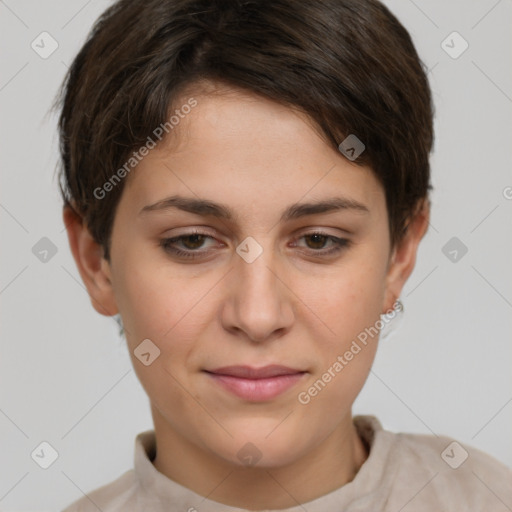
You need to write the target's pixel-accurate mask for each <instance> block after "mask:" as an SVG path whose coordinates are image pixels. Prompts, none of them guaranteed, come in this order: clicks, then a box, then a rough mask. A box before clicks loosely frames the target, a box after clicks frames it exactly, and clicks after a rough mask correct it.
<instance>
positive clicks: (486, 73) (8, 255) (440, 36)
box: [0, 0, 512, 512]
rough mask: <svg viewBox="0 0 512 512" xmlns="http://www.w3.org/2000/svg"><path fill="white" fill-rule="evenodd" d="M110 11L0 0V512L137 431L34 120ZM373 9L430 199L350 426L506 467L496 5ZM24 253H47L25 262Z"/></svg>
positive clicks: (33, 503)
mask: <svg viewBox="0 0 512 512" xmlns="http://www.w3.org/2000/svg"><path fill="white" fill-rule="evenodd" d="M109 3H110V2H107V1H105V0H92V1H91V0H90V1H88V2H87V1H85V0H73V1H69V0H68V1H63V0H60V1H57V0H51V1H35V0H33V1H23V0H20V1H15V0H2V1H0V40H1V48H2V52H1V63H0V70H1V74H0V104H1V117H0V124H1V136H0V143H1V162H2V176H1V180H2V181H1V194H0V223H1V224H0V225H1V242H2V244H1V247H2V250H1V264H0V300H1V312H2V317H1V324H0V325H1V329H2V331H1V337H0V342H1V352H0V354H1V358H0V381H1V384H0V432H1V435H0V453H1V457H0V510H2V511H35V510H38V511H39V512H41V511H50V510H59V509H61V508H63V507H64V506H65V505H67V504H69V503H70V502H71V501H73V500H75V499H77V498H79V497H81V496H82V495H83V493H87V492H89V491H91V490H93V489H95V488H97V487H99V486H100V485H104V484H106V483H108V482H110V481H112V480H113V479H115V478H117V477H118V476H119V475H120V474H121V473H123V472H124V471H126V470H127V469H129V468H131V467H132V464H133V448H134V439H135V436H136V434H137V433H139V432H141V431H143V430H146V429H150V428H152V421H151V416H150V411H149V405H148V400H147V397H146V395H145V393H144V391H143V389H142V387H141V386H140V384H139V383H138V381H137V379H136V377H135V374H134V371H133V368H132V365H131V362H130V359H129V357H128V353H127V350H126V348H125V345H124V340H123V339H122V338H120V337H119V335H118V328H117V324H116V323H115V320H114V319H112V318H106V317H103V316H100V315H99V314H97V313H96V312H95V311H94V309H93V308H92V306H91V304H90V301H89V298H88V295H87V294H86V292H85V289H84V287H83V285H82V283H81V279H80V277H79V274H78V272H77V269H76V266H75V263H74V261H73V259H72V256H71V252H70V250H69V246H68V241H67V235H66V232H65V231H64V228H63V224H62V220H61V208H62V206H61V201H60V197H59V194H58V188H57V182H56V179H55V168H56V165H57V161H58V152H57V137H56V117H55V115H47V113H48V111H49V108H50V105H51V102H52V101H53V99H54V96H55V93H56V91H57V88H58V86H59V84H60V83H61V81H62V79H63V77H64V74H65V72H66V70H67V68H68V66H69V64H70V63H71V61H72V59H73V58H74V56H75V55H76V53H77V51H78V50H79V48H80V47H81V45H82V43H83V42H84V40H85V37H86V34H87V32H88V31H89V29H90V27H91V26H92V24H93V22H94V20H95V19H96V18H97V17H98V15H99V14H100V13H101V12H102V11H103V10H104V9H105V8H106V7H107V6H108V5H109ZM385 3H386V5H388V6H389V7H390V8H391V10H392V11H393V12H394V13H395V14H396V15H397V17H398V18H399V19H400V21H401V22H402V23H403V24H404V25H405V27H406V28H407V29H408V30H409V32H410V34H411V36H412V37H413V40H414V42H415V44H416V47H417V49H418V52H419V54H420V57H421V58H422V60H423V61H424V62H425V64H426V65H427V66H428V68H429V69H430V72H429V79H430V83H431V87H432V91H433V95H434V102H435V105H436V119H435V131H436V141H435V148H434V152H433V154H432V158H431V163H432V175H433V178H432V182H433V186H434V191H433V194H432V216H431V226H430V229H429V232H428V234H427V235H426V237H425V239H424V240H423V242H422V244H421V246H420V250H419V254H418V260H417V264H416V267H415V270H414V272H413V274H412V276H411V277H410V279H409V281H408V283H407V285H406V286H405V289H404V293H403V294H402V300H403V303H404V306H405V316H404V317H403V321H402V323H401V325H400V327H399V329H398V330H396V332H395V333H394V335H393V336H391V337H390V338H389V339H387V340H385V341H384V340H382V341H381V344H380V346H379V350H378V354H377V358H376V361H375V365H374V368H373V371H372V373H371V374H370V376H369V378H368V381H367V383H366V385H365V387H364V389H363V391H362V393H361V395H360V396H359V397H358V399H357V401H356V403H355V406H354V413H355V414H375V415H376V416H377V417H378V418H379V419H380V420H381V422H382V424H383V426H384V428H386V429H389V430H393V431H397V432H398V431H403V432H417V433H426V434H432V433H435V434H438V435H440V434H445V435H449V436H452V437H454V438H455V439H457V440H458V441H459V442H460V443H462V444H463V445H468V446H473V447H476V448H480V449H482V450H484V451H486V452H488V453H490V454H491V455H493V456H494V457H496V458H498V459H499V460H501V461H503V462H505V463H506V464H508V465H512V442H511V440H512V436H511V435H510V432H512V429H511V427H512V403H511V402H512V372H511V362H512V343H511V330H512V266H511V262H512V236H511V235H512V230H511V224H512V222H511V221H512V215H511V214H512V200H511V198H512V172H511V169H512V166H511V164H512V158H511V142H512V129H511V125H512V116H511V114H512V72H511V63H512V55H511V53H512V44H511V43H512V41H511V34H512V32H511V31H510V26H511V21H512V19H511V18H512V16H511V14H512V2H511V1H510V0H501V1H497V0H479V1H467V0H458V1H453V0H452V1H446V0H435V1H433V0H429V1H426V0H415V1H412V0H410V1H409V0H407V1H406V0H400V1H399V0H393V1H390V0H388V1H386V2H385ZM454 31H456V32H457V33H458V34H459V35H453V34H452V33H453V32H454ZM42 32H47V33H48V34H50V36H51V38H52V39H54V40H55V41H56V42H57V44H58V48H57V49H56V50H55V51H54V52H53V53H52V54H51V55H50V56H48V57H47V58H42V57H41V56H40V54H39V53H37V52H36V51H34V49H33V48H32V46H31V43H32V42H33V41H36V43H37V41H40V40H41V37H45V38H47V39H45V41H46V43H45V45H44V47H45V49H46V50H45V51H49V50H50V49H51V44H55V43H52V40H51V39H48V36H46V35H44V36H40V34H41V33H42ZM447 38H448V39H447ZM443 41H446V42H445V43H443ZM464 41H466V42H467V44H468V48H467V49H466V50H465V51H464V52H463V53H462V54H460V55H457V54H458V53H459V52H460V51H461V50H462V49H463V48H464V46H465V43H464ZM39 46H40V47H41V46H43V45H41V43H39ZM41 51H42V48H40V49H39V52H41ZM450 53H451V55H450ZM454 237H455V239H454V240H452V239H453V238H454ZM41 239H44V240H43V241H41ZM46 239H49V240H50V241H51V244H49V242H48V240H46ZM37 244H46V245H50V246H52V247H53V252H54V253H55V254H53V253H52V252H51V251H50V252H49V253H48V255H47V260H46V261H41V259H40V258H41V254H40V251H39V252H38V248H40V247H41V245H37ZM447 244H448V245H447ZM34 247H35V248H34ZM464 247H465V249H464ZM454 249H455V250H456V251H457V255H456V260H455V261H454V257H455V256H454V255H455V253H454V252H453V251H454ZM465 251H467V252H465ZM464 252H465V253H464ZM42 442H47V443H49V444H50V445H51V446H52V447H53V449H54V450H55V451H56V452H57V454H58V457H57V459H56V460H55V462H54V463H53V464H52V465H51V466H50V467H49V468H48V469H43V468H41V467H40V466H39V465H38V464H37V463H36V462H35V461H34V459H33V457H32V456H31V454H33V452H34V450H36V452H37V450H41V443H42ZM45 446H46V445H43V448H44V447H45ZM49 450H50V449H49V448H47V452H46V453H49Z"/></svg>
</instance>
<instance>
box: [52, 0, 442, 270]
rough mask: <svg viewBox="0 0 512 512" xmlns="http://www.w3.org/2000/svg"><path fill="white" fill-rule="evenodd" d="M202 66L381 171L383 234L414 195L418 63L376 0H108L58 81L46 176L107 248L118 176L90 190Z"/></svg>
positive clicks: (413, 202)
mask: <svg viewBox="0 0 512 512" xmlns="http://www.w3.org/2000/svg"><path fill="white" fill-rule="evenodd" d="M203 79H206V80H211V81H216V82H221V83H225V84H227V85H230V86H235V87H240V88H243V89H246V90H249V91H252V92H254V93H257V94H260V95H263V96H264V97H267V98H270V99H272V100H274V101H276V102H279V103H281V104H284V105H287V106H290V107H293V108H296V109H299V110H300V111H302V112H304V113H306V114H307V115H308V116H309V117H310V118H311V119H312V120H313V121H314V122H315V123H316V124H315V126H316V125H317V126H318V128H319V132H320V133H321V134H322V135H323V136H324V138H325V140H326V142H327V143H329V144H330V145H332V146H333V147H334V148H336V149H338V146H339V144H340V143H341V142H342V141H343V140H344V139H345V138H346V137H347V136H348V135H349V134H354V135H356V136H357V138H359V139H360V140H361V141H362V142H363V143H364V144H365V150H364V152H363V153H362V154H361V155H360V156H359V157H358V158H357V159H356V160H355V161H354V163H356V164H361V165H369V166H370V167H371V169H372V171H373V172H374V174H375V175H376V177H377V178H378V179H379V182H380V183H381V184H382V186H383V188H384V191H385V195H386V204H387V209H388V213H389V229H390V238H391V244H392V247H393V246H394V245H395V244H396V242H398V241H400V240H401V237H402V235H403V233H404V228H405V227H406V225H407V221H408V219H409V218H410V216H411V215H412V214H413V213H415V209H416V208H417V207H418V206H419V205H420V203H422V200H424V199H427V200H428V192H429V190H430V189H431V188H432V186H431V184H430V164H429V153H430V151H431V150H432V145H433V139H434V135H433V116H434V107H433V104H432V98H431V92H430V88H429V84H428V77H427V70H426V66H425V65H424V64H423V62H422V61H421V60H420V59H419V57H418V54H417V53H416V50H415V48H414V45H413V43H412V40H411V37H410V35H409V33H408V32H407V30H406V29H405V28H404V27H403V26H402V25H401V24H400V22H399V21H398V20H397V18H396V17H395V16H394V15H393V14H392V13H391V12H390V11H389V10H388V9H387V7H385V6H384V5H383V4H382V3H380V2H378V1H377V0H314V1H310V0H120V1H118V2H116V3H115V4H113V5H112V6H111V7H109V8H108V9H107V10H106V11H105V12H104V13H103V14H102V15H101V16H100V18H99V19H98V20H97V22H96V24H95V25H94V27H93V29H92V30H91V32H90V34H89V36H88V39H87V41H86V43H85V44H84V46H83V47H82V49H81V50H80V52H79V53H78V55H77V57H76V58H75V60H74V61H73V63H72V65H71V67H70V69H69V72H68V74H67V76H66V79H65V81H64V83H63V84H62V88H61V91H60V98H59V102H58V105H59V107H61V108H62V110H61V114H60V119H59V131H60V150H61V157H62V166H61V169H60V189H61V194H62V197H63V199H64V203H65V206H72V207H73V208H74V209H75V211H76V212H77V213H78V214H79V215H80V216H81V217H82V218H83V219H84V221H85V222H86V224H87V226H88V228H89V231H90V233H91V235H92V236H93V238H94V239H95V240H96V241H97V242H98V243H99V244H101V246H102V247H103V250H104V256H105V258H106V259H107V260H108V259H109V252H110V251H109V250H110V238H111V231H112V225H113V220H114V215H115V211H116V206H117V204H118V203H119V199H120V197H121V193H122V190H123V183H122V182H121V183H119V184H117V186H115V187H112V190H111V191H110V192H109V194H108V195H107V196H106V197H105V198H101V199H98V198H97V197H96V196H97V194H95V193H94V191H95V190H97V189H98V187H102V185H103V184H105V183H106V182H107V181H108V180H109V178H111V176H112V175H113V173H114V172H115V171H116V170H117V169H119V168H120V167H121V166H122V165H123V163H124V162H126V160H127V159H128V158H130V153H131V152H132V151H133V150H134V149H136V148H138V147H140V145H141V144H143V143H144V142H145V141H146V140H147V139H148V136H149V135H150V134H151V133H152V132H153V131H154V129H155V127H157V126H159V125H162V124H163V123H165V122H166V121H167V120H168V116H169V111H170V109H171V108H173V107H175V105H174V102H175V101H176V98H177V97H178V93H182V92H183V91H186V88H187V87H189V86H192V85H194V84H197V83H200V81H202V80H203Z"/></svg>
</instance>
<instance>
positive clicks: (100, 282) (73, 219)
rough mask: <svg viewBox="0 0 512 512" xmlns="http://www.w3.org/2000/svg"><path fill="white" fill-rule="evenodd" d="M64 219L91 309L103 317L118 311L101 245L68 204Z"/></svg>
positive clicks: (65, 208)
mask: <svg viewBox="0 0 512 512" xmlns="http://www.w3.org/2000/svg"><path fill="white" fill-rule="evenodd" d="M63 220H64V225H65V226H66V231H67V233H68V240H69V246H70V249H71V252H72V254H73V258H74V260H75V263H76V265H77V268H78V272H79V273H80V276H81V277H82V281H83V282H84V285H85V287H86V288H87V292H88V293H89V297H90V299H91V303H92V305H93V307H94V309H95V310H96V311H97V312H98V313H100V314H102V315H105V316H113V315H115V314H117V313H118V308H117V305H116V302H115V297H114V291H113V288H112V280H111V273H110V265H109V263H108V262H107V261H106V260H105V259H104V258H103V248H102V247H101V246H100V244H98V243H97V242H96V241H95V240H94V238H93V237H92V235H91V234H90V232H89V230H88V229H87V226H86V225H85V223H84V222H83V219H82V218H81V217H80V215H78V213H76V212H75V211H74V210H73V209H72V208H71V207H69V206H65V207H64V210H63Z"/></svg>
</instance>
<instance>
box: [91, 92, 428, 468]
mask: <svg viewBox="0 0 512 512" xmlns="http://www.w3.org/2000/svg"><path fill="white" fill-rule="evenodd" d="M194 98H195V99H196V101H197V105H196V106H195V107H194V108H193V109H191V111H190V113H188V114H187V115H186V116H184V117H183V118H182V119H180V122H179V125H177V126H176V127H175V128H174V132H173V135H176V137H175V138H174V139H172V140H171V139H169V140H168V141H165V142H166V143H165V144H161V145H160V146H158V147H157V148H155V149H153V150H151V151H150V152H149V154H148V155H147V156H146V157H145V158H143V160H142V161H141V162H140V163H139V164H138V166H137V168H136V169H135V170H134V171H133V172H132V174H131V175H130V176H129V177H128V178H127V182H126V184H125V189H124V191H123V194H122V198H121V201H120V203H119V205H118V209H117V211H116V217H115V221H114V226H113V231H112V245H111V261H110V264H108V263H107V262H106V261H105V260H102V264H101V270H100V272H103V273H104V275H105V276H106V280H105V282H106V283H107V285H105V287H104V288H102V290H103V291H101V292H97V293H100V294H103V295H101V296H98V302H99V303H104V304H110V305H111V306H110V308H107V309H109V312H110V314H114V313H116V312H117V311H118V312H119V313H120V314H121V316H122V319H123V323H124V326H125V331H126V337H127V342H128V345H129V350H130V355H131V358H132V361H133V366H134V368H135V371H136V373H137V375H138V377H139V379H140V381H141V383H142V385H143V387H144V389H145V390H146V392H147V394H148V396H149V398H150V401H151V405H152V410H153V414H154V415H155V416H158V418H159V421H160V422H164V423H165V424H166V425H167V427H168V428H169V429H171V430H172V431H173V432H176V433H177V434H178V435H179V436H180V437H182V438H184V439H187V440H188V441H189V442H190V443H191V444H192V445H194V446H196V447H199V448H200V449H203V450H205V451H207V452H209V453H212V454H215V455H217V456H219V457H221V458H223V459H224V460H227V461H231V462H233V463H235V464H240V455H239V450H240V449H241V447H243V446H244V445H245V444H246V443H247V442H248V441H251V442H252V443H253V444H254V445H255V446H257V447H258V449H259V450H260V452H261V453H263V454H264V456H265V462H266V464H267V465H268V466H279V465H285V464H289V463H291V462H293V461H294V460H295V459H297V458H298V457H300V456H301V455H303V454H305V453H307V452H308V451H309V450H311V449H312V448H314V447H315V446H318V445H319V444H320V443H321V442H322V441H323V440H325V439H326V438H327V437H328V436H329V435H330V434H332V433H333V432H334V431H335V430H336V429H337V428H338V427H339V426H340V424H342V423H343V422H344V421H345V420H346V418H347V417H350V411H351V406H352V403H353V402H354V400H355V398H356V396H357V395H358V393H359V391H360V390H361V388H362V386H363V384H364V382H365V380H366V378H367V376H368V373H369V370H370V367H371V365H372V362H373V359H374V356H375V351H376V348H377V336H374V337H373V338H372V337H368V339H367V342H366V344H364V343H363V342H362V341H361V339H362V338H361V333H362V332H363V331H364V330H365V328H369V327H371V326H374V325H375V324H376V322H377V321H378V320H379V318H380V317H379V315H380V314H381V313H383V312H384V311H385V310H387V309H388V308H389V307H390V306H391V305H392V303H393V300H394V299H395V298H396V297H397V296H398V295H399V293H400V290H401V287H402V285H403V283H404V281H405V279H406V277H407V276H408V274H409V272H410V271H411V270H412V266H413V263H414V253H415V250H416V245H417V242H418V241H419V239H420V238H421V235H422V234H423V233H422V232H421V233H420V234H418V235H417V236H416V238H411V240H410V241H409V242H408V245H407V246H404V249H403V250H402V251H401V252H400V251H399V252H397V251H391V250H390V249H391V248H390V239H389V231H388V217H387V210H386V202H385V195H384V190H383V189H382V187H381V185H380V184H379V182H378V181H377V179H376V178H375V176H374V175H373V174H372V172H371V171H370V169H368V168H364V167H359V166H356V165H354V164H353V163H352V162H350V161H349V160H347V159H346V158H345V157H344V156H343V155H342V154H341V153H339V152H336V151H335V150H333V149H331V148H330V147H329V146H328V145H327V144H326V142H325V141H324V140H322V138H321V137H320V136H319V135H318V133H317V131H316V130H315V129H314V127H313V126H312V124H311V123H310V122H309V121H308V119H307V118H306V117H305V116H303V115H302V114H298V113H296V112H294V111H292V110H290V109H288V108H286V107H284V106H279V105H277V104H276V103H273V102H270V101H268V100H265V99H262V98H260V97H257V96H253V95H251V94H250V93H245V92H242V91H238V90H232V91H231V92H229V91H226V94H223V95H194ZM186 100H187V98H185V100H184V103H185V102H186ZM169 198H173V200H172V201H167V202H166V199H169ZM177 198H180V199H179V200H178V199H177ZM201 202H202V203H201ZM204 202H207V204H205V203H204ZM305 204H308V205H309V206H308V207H306V206H303V205H305ZM301 205H302V206H301ZM314 205H317V206H314ZM326 205H327V206H326ZM329 205H330V206H329ZM221 213H222V215H221ZM100 288H101V287H100ZM103 312H104V311H103ZM358 336H359V338H358ZM147 339H149V340H151V344H150V345H147V347H149V352H150V353H151V354H153V355H152V356H149V359H152V357H154V354H155V352H153V351H154V350H155V349H154V346H156V347H158V349H159V351H160V353H159V356H158V357H157V358H156V359H154V361H152V362H151V364H149V365H147V366H146V365H144V364H142V363H141V361H140V360H139V359H138V358H137V357H136V355H135V354H134V351H135V352H136V351H137V350H136V349H137V347H138V346H139V345H140V344H141V342H142V341H143V340H147ZM354 340H355V342H356V345H357V346H359V350H357V348H355V345H354ZM358 340H359V341H358ZM146 343H148V342H146ZM153 344H154V346H153ZM147 347H146V348H147ZM146 351H147V350H146ZM349 353H351V354H352V357H350V356H349V355H347V354H349ZM340 357H341V359H340ZM146 358H147V356H146ZM342 361H343V362H342ZM336 363H337V364H336ZM232 365H236V366H250V367H253V368H261V367H264V366H267V365H282V366H286V367H288V368H290V369H292V370H294V371H295V373H296V375H294V376H288V377H284V378H283V377H277V378H274V379H271V380H268V381H266V384H265V385H263V384H262V383H261V382H260V384H261V385H260V386H259V387H257V389H256V388H255V387H254V386H253V387H251V386H249V387H250V389H249V390H247V389H246V388H243V389H242V388H241V387H240V381H239V380H238V379H231V380H230V379H229V378H227V379H222V378H218V377H214V376H212V374H210V373H208V372H211V371H212V370H215V369H217V368H221V367H226V366H232ZM340 366H341V368H340ZM298 372H300V373H298ZM329 376H330V378H329ZM319 380H320V381H321V382H320V383H319ZM227 382H231V383H233V382H234V386H235V387H236V386H239V387H236V389H238V391H237V392H234V391H232V390H231V389H228V387H227V386H226V383H227ZM315 383H316V386H315Z"/></svg>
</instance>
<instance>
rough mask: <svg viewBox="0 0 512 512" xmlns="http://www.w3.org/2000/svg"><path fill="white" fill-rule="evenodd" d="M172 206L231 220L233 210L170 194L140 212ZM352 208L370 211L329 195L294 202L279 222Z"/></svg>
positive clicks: (170, 207)
mask: <svg viewBox="0 0 512 512" xmlns="http://www.w3.org/2000/svg"><path fill="white" fill-rule="evenodd" d="M172 208H176V209H179V210H183V211H186V212H189V213H194V214H196V215H201V216H203V217H217V218H219V219H226V220H232V219H234V218H235V215H234V214H233V212H232V211H231V210H230V209H229V208H228V207H226V206H224V205H222V204H219V203H215V202H213V201H209V200H207V199H194V198H191V197H183V196H177V195H176V196H171V197H166V198H165V199H162V200H160V201H158V202H156V203H154V204H150V205H147V206H144V208H142V209H141V211H140V212H139V215H140V214H144V213H149V212H155V211H165V210H169V209H172ZM343 210H352V211H356V212H360V213H370V210H369V209H368V207H367V206H365V205H364V204H363V203H360V202H359V201H356V200H355V199H351V198H348V197H331V198H328V199H324V200H321V201H317V202H314V203H294V204H292V205H290V206H289V207H288V208H286V210H285V211H284V212H283V213H282V215H281V219H280V222H286V221H290V220H294V219H298V218H301V217H305V216H307V215H315V214H319V213H328V212H334V211H343Z"/></svg>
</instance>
